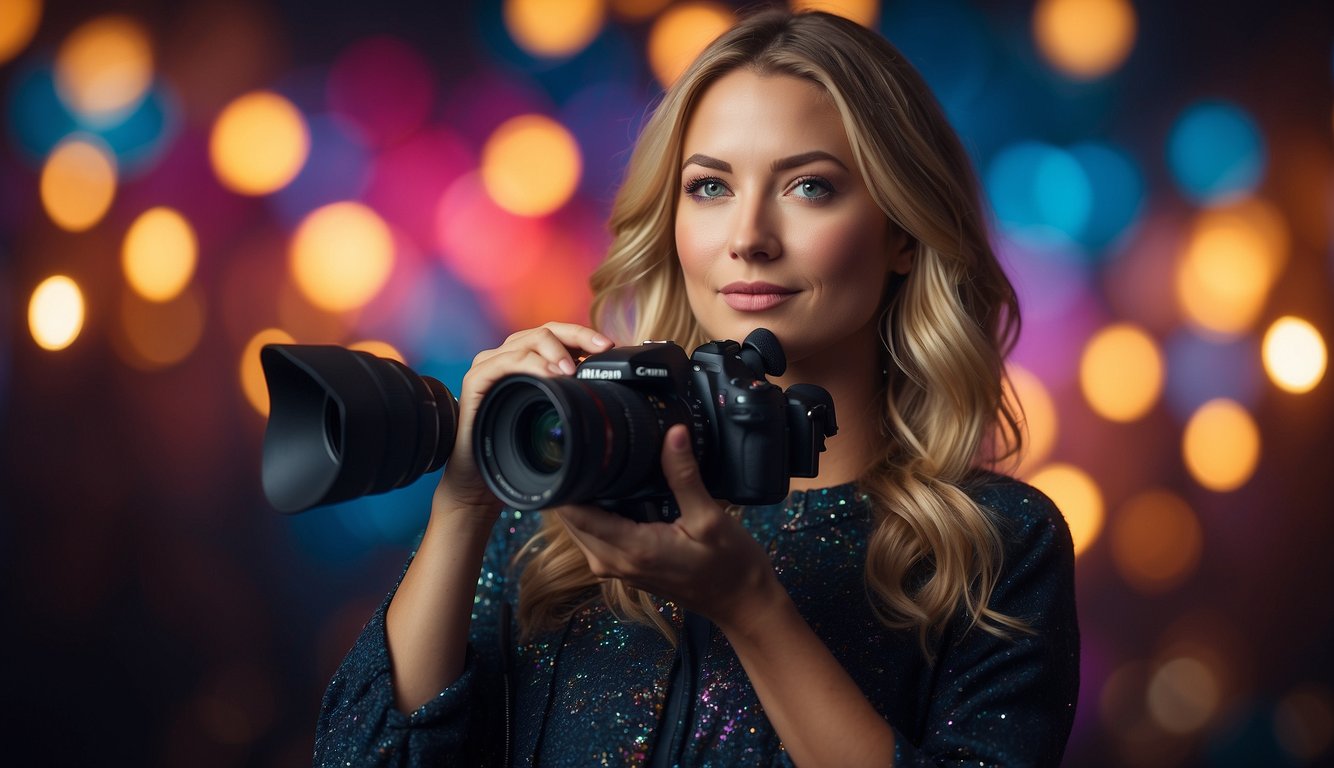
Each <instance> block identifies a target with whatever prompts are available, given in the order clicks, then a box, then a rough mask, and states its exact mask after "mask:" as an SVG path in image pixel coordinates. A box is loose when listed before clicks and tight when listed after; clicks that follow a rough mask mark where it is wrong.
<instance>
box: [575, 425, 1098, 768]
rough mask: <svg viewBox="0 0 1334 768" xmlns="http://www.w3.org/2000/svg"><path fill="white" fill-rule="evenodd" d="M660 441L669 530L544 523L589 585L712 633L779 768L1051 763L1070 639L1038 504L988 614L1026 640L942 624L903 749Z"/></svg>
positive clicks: (1070, 622)
mask: <svg viewBox="0 0 1334 768" xmlns="http://www.w3.org/2000/svg"><path fill="white" fill-rule="evenodd" d="M673 439H674V436H673V435H672V433H669V435H668V441H667V443H666V444H664V448H663V466H664V472H665V473H666V476H667V478H668V482H669V483H670V484H671V486H672V490H673V493H674V494H675V495H676V497H677V501H678V502H679V503H680V506H681V509H682V516H681V518H680V519H679V520H677V521H676V522H675V523H674V524H672V525H637V524H634V523H630V522H629V521H626V520H624V519H621V518H619V517H617V516H615V515H608V514H605V513H601V512H600V511H597V510H592V509H586V508H566V509H562V510H560V511H559V512H558V514H559V515H560V516H561V518H562V520H563V521H564V522H565V523H566V525H567V527H568V528H569V529H570V531H571V533H572V534H573V535H574V536H575V538H576V541H578V543H579V545H580V546H581V548H583V550H584V553H585V555H586V556H587V557H588V559H589V565H590V568H592V570H593V572H594V573H595V574H597V575H598V576H618V577H621V578H624V579H626V580H627V581H629V582H630V583H632V584H634V585H635V586H640V587H642V588H644V589H648V590H650V591H653V592H655V593H656V594H659V595H661V596H663V597H667V598H669V599H672V600H674V601H676V602H677V603H678V604H680V605H682V606H684V607H687V608H689V609H690V610H694V611H696V612H697V613H700V614H703V615H704V616H706V617H708V618H710V619H711V620H712V621H714V623H716V624H717V625H718V626H719V628H720V629H721V630H722V631H723V632H724V634H726V636H727V638H728V640H729V642H730V643H731V644H732V646H733V649H734V650H735V651H736V653H737V656H738V658H739V659H740V661H741V663H742V665H743V666H744V668H745V670H746V672H747V675H748V677H749V678H750V680H751V683H752V685H753V686H754V688H755V691H756V694H757V695H758V697H759V699H760V702H761V704H762V705H763V707H764V710H765V714H766V715H767V716H768V718H769V721H770V723H771V724H772V725H773V727H774V730H775V731H776V732H777V734H778V736H779V738H780V739H781V740H782V742H783V746H784V748H785V750H786V756H787V758H790V759H791V761H792V762H793V763H795V764H796V765H798V766H802V767H803V768H809V766H821V765H840V766H844V765H880V766H886V765H900V766H904V765H910V766H911V765H956V766H963V765H979V764H980V765H986V766H990V765H1016V766H1020V765H1022V766H1029V765H1055V764H1057V763H1059V760H1060V755H1061V751H1062V750H1063V748H1064V743H1065V738H1066V736H1067V735H1068V733H1069V729H1070V723H1071V719H1072V715H1073V707H1074V694H1075V688H1076V686H1077V680H1078V670H1077V667H1078V646H1077V642H1078V641H1077V629H1076V628H1075V625H1074V601H1073V594H1074V593H1073V548H1072V546H1071V545H1070V538H1069V533H1068V530H1067V529H1066V528H1065V525H1064V522H1063V521H1062V520H1061V518H1060V515H1059V513H1057V512H1056V511H1055V509H1054V508H1052V507H1051V506H1050V502H1047V501H1046V500H1045V498H1043V497H1041V496H1040V494H1036V493H1032V494H1031V498H1029V499H1028V500H1026V501H1025V502H1024V503H1027V502H1028V501H1031V502H1033V505H1032V506H1033V507H1034V509H1033V510H1032V511H1031V512H1030V513H1027V516H1026V517H1024V518H1023V521H1024V522H1023V524H1022V525H1021V526H1020V527H1019V530H1007V531H1003V533H1006V534H1008V535H1007V540H1009V541H1010V542H1011V544H1010V546H1009V547H1008V548H1007V552H1006V558H1007V559H1006V562H1005V571H1004V572H1003V574H1002V577H1001V581H1000V583H999V584H998V585H997V587H996V589H995V590H994V591H993V595H992V602H991V605H992V607H994V608H996V609H997V610H999V611H1001V612H1003V613H1006V614H1008V615H1011V616H1017V617H1019V618H1022V619H1024V620H1026V621H1028V622H1029V625H1030V626H1031V627H1032V628H1033V629H1034V630H1035V633H1034V634H1033V635H1019V636H1017V637H1014V638H1009V639H1002V638H996V637H994V636H992V635H990V634H987V633H984V632H981V631H978V630H973V631H970V632H967V633H966V634H965V633H964V632H963V630H964V628H966V627H967V622H966V621H963V622H956V623H955V626H954V629H953V631H952V632H951V633H950V634H948V635H947V637H946V638H944V643H943V644H942V650H941V652H940V656H939V657H938V658H937V659H936V662H935V669H936V671H937V672H936V681H935V685H934V686H933V690H932V692H931V694H930V698H929V701H928V702H927V703H926V704H927V706H928V707H929V710H928V711H927V712H924V713H923V718H924V720H925V727H923V728H921V729H920V730H919V731H915V732H920V733H922V734H923V737H922V738H923V742H922V743H921V744H920V745H914V744H913V743H911V742H910V741H909V740H908V739H907V738H905V737H903V735H902V733H903V731H900V730H897V729H895V728H893V727H891V726H890V725H889V724H888V723H887V722H886V721H885V720H884V719H883V717H882V716H881V715H880V714H879V713H878V712H877V711H876V710H875V709H874V707H872V705H871V704H870V703H869V702H868V701H867V700H866V698H865V697H864V696H863V694H862V692H861V691H860V689H859V688H858V687H857V685H856V683H855V682H854V681H853V680H852V679H851V677H850V676H849V675H848V674H847V672H846V671H845V670H844V669H843V668H842V666H841V665H840V664H839V662H838V661H837V659H835V658H834V657H833V655H832V654H831V653H830V651H829V650H828V648H827V647H826V646H825V645H824V644H823V642H822V641H821V640H820V638H819V637H818V636H816V635H815V634H814V632H813V631H812V630H811V628H810V627H809V625H807V624H806V622H805V621H804V620H803V619H802V617H801V616H800V615H799V614H798V613H797V610H796V608H795V606H794V605H793V604H792V602H791V600H790V599H789V598H788V596H787V594H786V592H785V591H784V590H783V588H782V586H781V584H779V583H778V582H777V579H776V577H775V575H774V573H773V569H772V566H771V565H770V563H769V560H768V557H767V555H766V554H765V553H764V552H763V550H762V548H760V547H759V545H758V544H757V543H755V542H754V540H753V539H752V538H750V536H749V534H748V533H746V532H745V530H744V529H743V528H741V526H740V525H739V524H738V523H737V522H736V521H734V520H731V519H730V518H728V517H727V516H726V515H725V514H722V513H721V512H720V511H719V510H718V507H717V504H716V503H713V502H712V500H710V499H708V497H707V492H706V491H705V490H704V487H703V485H702V483H700V482H699V480H698V469H697V467H696V466H695V464H694V461H693V457H692V456H691V455H690V453H689V450H688V449H686V448H685V447H684V446H682V445H680V444H679V443H677V444H675V445H674V444H673ZM984 503H985V501H984ZM1013 503H1015V504H1019V503H1020V502H1019V501H1018V500H1016V501H1014V502H1013ZM1044 505H1045V506H1044ZM718 585H731V586H732V587H733V588H732V589H726V590H725V589H719V588H718ZM900 725H902V726H903V727H904V728H907V727H908V724H900Z"/></svg>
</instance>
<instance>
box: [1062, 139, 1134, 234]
mask: <svg viewBox="0 0 1334 768" xmlns="http://www.w3.org/2000/svg"><path fill="white" fill-rule="evenodd" d="M1070 155H1071V157H1073V158H1074V159H1075V161H1076V162H1077V163H1079V165H1080V167H1082V168H1083V169H1084V174H1085V177H1086V178H1087V179H1088V182H1089V186H1090V189H1091V191H1092V193H1093V194H1092V201H1091V203H1090V205H1089V212H1088V217H1087V219H1086V221H1085V223H1084V226H1083V228H1082V229H1081V230H1080V232H1079V235H1078V239H1079V241H1080V242H1081V243H1082V244H1083V245H1084V246H1085V247H1086V248H1089V249H1090V250H1092V251H1095V252H1096V251H1102V250H1103V249H1105V248H1107V247H1108V246H1110V245H1113V244H1114V243H1116V242H1118V241H1120V240H1123V239H1125V238H1126V237H1128V236H1130V235H1131V234H1133V233H1134V230H1135V226H1134V225H1135V223H1136V222H1137V221H1138V219H1139V215H1140V212H1141V211H1142V210H1143V208H1144V197H1145V186H1144V174H1143V173H1142V172H1141V171H1140V169H1139V167H1138V166H1137V165H1136V164H1135V161H1134V159H1133V158H1132V157H1131V156H1130V154H1129V153H1127V152H1125V151H1123V150H1121V149H1119V148H1116V147H1112V146H1110V145H1108V144H1102V143H1097V142H1086V143H1082V144H1077V145H1075V146H1073V147H1071V148H1070Z"/></svg>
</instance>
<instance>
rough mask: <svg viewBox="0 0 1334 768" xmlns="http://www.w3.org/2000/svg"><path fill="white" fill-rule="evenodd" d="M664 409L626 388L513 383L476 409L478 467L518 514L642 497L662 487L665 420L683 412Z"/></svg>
mask: <svg viewBox="0 0 1334 768" xmlns="http://www.w3.org/2000/svg"><path fill="white" fill-rule="evenodd" d="M664 405H665V403H664V402H663V401H662V400H661V399H659V398H658V397H656V396H655V395H651V394H646V393H644V392H640V391H637V390H635V389H633V388H630V387H626V386H624V385H621V384H614V383H609V382H603V381H588V380H584V379H574V378H565V377H557V378H549V379H548V378H539V377H536V376H525V375H512V376H507V377H505V378H503V379H501V380H500V381H499V382H497V383H496V385H495V386H493V387H492V388H491V391H489V392H488V393H487V395H486V397H485V398H483V400H482V404H481V407H480V409H479V410H478V413H477V424H476V429H475V430H474V433H473V449H474V452H475V454H476V458H477V465H478V466H479V467H480V468H481V471H482V476H483V478H484V479H485V480H486V483H487V485H488V487H490V488H491V491H492V492H493V493H495V494H496V496H497V497H498V498H499V499H500V500H501V501H502V502H504V503H505V504H507V505H509V506H512V507H514V508H516V509H524V510H529V509H541V508H543V507H551V506H558V505H560V504H570V503H584V502H590V501H594V500H597V499H621V498H631V497H634V496H638V495H642V494H644V493H645V492H646V491H648V490H651V489H660V488H661V487H662V486H663V483H662V479H661V478H662V470H661V466H660V462H659V460H658V458H657V457H658V452H659V449H660V447H661V445H662V436H663V433H664V432H665V430H666V428H667V426H668V425H670V423H672V420H671V419H670V418H666V419H665V418H664V416H667V415H670V414H671V413H673V411H675V410H678V409H674V408H671V407H663V406H664ZM677 420H680V419H679V418H678V419H677Z"/></svg>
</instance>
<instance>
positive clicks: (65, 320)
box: [28, 275, 84, 350]
mask: <svg viewBox="0 0 1334 768" xmlns="http://www.w3.org/2000/svg"><path fill="white" fill-rule="evenodd" d="M83 317H84V306H83V292H82V291H80V290H79V286H78V284H77V283H75V282H74V281H73V280H71V279H70V278H68V277H66V276H64V275H54V276H52V277H48V278H46V279H45V280H43V281H42V282H41V284H40V285H38V286H37V288H36V290H34V291H33V292H32V299H31V300H29V302H28V330H29V331H30V332H31V333H32V338H33V341H35V342H37V346H39V347H41V348H42V349H50V350H59V349H64V348H65V347H68V346H69V345H70V344H73V343H74V340H75V339H77V338H78V337H79V331H81V330H83Z"/></svg>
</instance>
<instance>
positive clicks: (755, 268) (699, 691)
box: [316, 11, 1079, 768]
mask: <svg viewBox="0 0 1334 768" xmlns="http://www.w3.org/2000/svg"><path fill="white" fill-rule="evenodd" d="M611 228H612V232H613V235H614V242H613V244H612V247H611V250H610V253H609V255H608V257H607V259H606V262H605V263H604V264H603V266H602V267H601V268H600V269H599V270H598V271H597V273H596V274H595V275H594V276H593V280H592V284H593V288H594V294H595V303H594V323H595V325H596V326H597V329H594V328H587V327H582V326H577V325H569V324H555V323H553V324H548V325H546V326H544V327H541V328H537V329H533V330H528V331H523V332H520V333H516V334H514V335H513V336H511V337H510V338H509V339H507V340H506V341H505V343H504V344H502V345H501V346H500V347H498V348H497V349H493V350H489V351H486V352H483V353H481V354H480V355H478V356H477V358H476V359H475V360H474V363H473V366H472V369H471V370H470V371H469V372H468V374H467V376H466V377H465V378H464V382H463V387H462V392H461V395H460V398H459V400H460V407H461V421H460V437H459V440H458V443H457V445H456V446H455V449H454V453H453V455H452V457H451V459H450V461H449V463H448V465H447V467H446V470H445V472H444V475H443V477H442V479H441V482H440V485H439V488H438V490H437V492H436V495H435V499H434V503H433V507H432V511H431V518H430V522H429V524H428V526H427V529H426V531H425V533H424V535H423V538H422V541H421V544H420V547H419V548H418V550H417V551H416V553H415V555H414V558H413V559H412V560H411V561H410V563H409V566H408V568H407V571H406V573H405V575H404V576H403V579H402V581H401V583H400V584H399V585H398V587H397V588H396V589H395V591H394V592H393V593H392V594H391V595H390V597H389V599H388V600H387V601H386V604H385V607H384V608H382V609H381V610H380V611H379V612H378V613H376V614H375V616H374V617H373V618H372V620H371V621H370V623H369V624H368V625H367V627H366V629H365V630H364V632H363V634H362V636H361V638H360V639H359V640H358V642H357V644H356V645H355V646H354V648H353V649H352V651H351V652H350V653H349V655H348V657H347V658H346V660H345V661H344V663H343V666H342V667H341V668H340V669H339V671H338V673H337V676H336V677H335V678H334V680H333V682H332V683H331V685H330V687H329V691H328V693H327V696H326V699H325V702H324V711H323V713H322V715H321V718H320V723H319V734H318V738H317V744H316V752H317V758H318V761H319V762H321V763H322V764H326V765H335V764H337V765H346V764H353V765H362V764H384V765H474V764H514V765H576V766H583V765H646V766H655V765H682V766H696V765H718V766H748V765H797V766H802V767H803V768H805V767H806V766H839V767H840V768H845V767H846V766H861V765H875V766H887V765H901V766H906V765H959V766H962V765H970V766H976V765H1016V766H1019V765H1022V766H1034V765H1056V764H1058V763H1059V761H1060V758H1061V754H1062V751H1063V749H1064V746H1065V741H1066V738H1067V736H1068V734H1069V730H1070V727H1071V722H1072V718H1073V713H1074V705H1075V697H1076V692H1077V687H1078V652H1079V650H1078V631H1077V628H1076V624H1075V607H1074V575H1073V571H1074V556H1073V548H1072V546H1071V542H1070V535H1069V531H1068V529H1067V528H1066V525H1065V523H1064V521H1063V519H1062V518H1061V515H1060V513H1059V512H1058V511H1057V510H1056V509H1055V508H1054V507H1053V506H1052V504H1051V502H1050V501H1049V500H1047V499H1046V498H1045V497H1043V496H1042V495H1041V494H1040V493H1038V492H1036V491H1035V490H1033V489H1032V488H1029V487H1028V486H1025V485H1023V484H1022V483H1019V482H1017V481H1015V480H1012V479H1009V478H1007V477H1004V476H1002V475H999V474H994V473H991V472H989V471H986V470H984V469H983V468H982V467H983V466H984V464H985V463H986V462H987V461H988V460H994V459H997V458H999V457H1001V456H1003V455H1005V454H1006V453H1007V452H1009V451H1012V450H1014V449H1016V448H1017V445H1018V434H1017V429H1016V419H1015V415H1014V413H1013V411H1012V410H1011V406H1010V404H1008V403H1006V402H1005V400H1004V399H1003V397H1002V389H1001V378H1002V371H1003V357H1004V353H1005V352H1006V351H1007V350H1008V348H1009V346H1010V345H1011V344H1012V343H1013V340H1014V337H1015V335H1016V334H1017V329H1018V312H1017V305H1016V301H1015V296H1014V292H1013V290H1012V288H1011V286H1010V284H1009V282H1008V281H1007V279H1006V277H1005V275H1004V274H1003V273H1002V271H1001V269H1000V266H999V265H998V263H997V261H996V258H995V256H994V254H993V253H992V250H991V247H990V245H989V244H988V240H987V234H986V226H985V220H984V214H983V208H982V205H981V202H980V200H979V193H978V190H977V186H976V184H975V181H974V177H973V174H972V171H971V169H970V167H969V163H968V160H967V158H966V156H965V153H964V151H963V149H962V148H961V146H960V143H959V141H958V139H957V138H956V137H955V135H954V134H953V132H952V131H951V129H950V127H949V125H948V124H947V122H946V120H945V118H944V116H943V115H942V113H941V111H940V109H939V107H938V106H937V105H936V103H935V101H934V100H933V98H932V97H931V95H930V94H929V92H928V90H927V88H926V86H925V85H924V84H923V82H922V80H921V78H920V77H919V76H918V74H917V73H916V72H915V71H914V70H912V68H911V67H910V66H909V65H908V64H907V63H906V62H905V61H904V60H903V59H902V57H901V56H900V55H899V54H898V53H897V52H896V51H895V50H894V49H893V48H892V47H891V46H890V45H889V44H888V43H887V42H886V41H885V40H884V39H882V38H880V37H879V36H877V35H876V34H874V33H873V32H870V31H867V30H865V29H863V28H862V27H860V26H858V25H856V24H853V23H851V22H847V21H845V20H842V19H840V18H837V17H834V16H829V15H825V14H819V13H811V14H799V15H790V14H787V13H785V12H776V11H774V12H766V13H762V14H759V15H755V16H751V17H749V18H746V19H743V20H742V21H741V22H740V23H739V24H738V25H737V26H736V27H735V28H733V29H732V30H731V31H730V32H728V33H727V34H725V35H723V36H722V37H721V38H720V39H718V40H717V41H715V42H714V43H713V44H712V45H711V46H710V47H709V48H708V49H707V50H706V51H705V52H704V53H703V54H702V55H701V56H700V57H699V58H698V60H697V61H695V63H694V64H693V65H692V66H691V68H690V69H689V70H688V71H687V72H686V73H685V74H684V75H683V76H682V77H681V78H680V79H679V80H678V81H677V82H676V84H674V85H673V86H672V87H671V89H670V90H669V91H668V92H667V94H666V95H665V97H664V99H663V101H662V102H661V104H660V105H659V106H658V108H657V109H656V111H655V113H654V115H653V116H652V118H651V120H650V121H649V122H648V124H647V125H646V126H645V128H644V131H643V134H642V135H641V136H640V138H639V141H638V144H637V147H636V149H635V152H634V155H633V157H632V159H631V162H630V166H629V169H628V173H627V179H626V181H625V183H624V185H623V187H622V188H621V190H620V193H619V195H618V197H617V199H616V203H615V206H614V210H613V213H612V218H611ZM761 326H762V327H767V328H769V329H770V330H772V331H773V332H774V333H775V334H776V335H777V337H778V339H779V340H780V341H781V342H782V345H783V347H784V349H785V351H786V354H787V359H788V366H787V371H786V373H785V374H784V375H783V376H781V377H778V378H776V379H775V381H776V383H778V384H780V385H782V386H787V385H789V384H791V383H796V382H807V383H813V384H818V385H820V386H822V387H824V388H825V389H826V390H828V391H829V393H830V394H831V395H832V397H833V399H834V402H835V404H836V411H837V414H838V422H839V425H840V431H839V433H838V435H837V436H836V437H834V438H832V439H830V440H829V442H828V451H827V452H826V453H824V454H823V455H822V456H821V461H820V467H819V476H818V477H814V478H794V479H793V481H792V487H793V490H792V493H791V494H790V495H789V497H788V498H787V499H786V500H785V501H784V502H782V503H780V504H774V505H770V506H756V507H735V506H729V505H726V504H725V503H724V502H722V501H719V500H715V499H713V498H711V497H710V495H709V493H708V491H707V490H706V489H705V487H704V485H703V483H702V482H701V480H700V470H699V467H698V465H697V463H696V459H695V455H694V453H693V451H692V449H691V447H690V440H689V435H688V430H687V428H686V427H685V426H683V425H677V426H673V427H671V428H670V429H669V430H667V431H666V433H665V436H664V439H663V444H662V450H661V462H662V470H663V473H664V476H665V477H666V480H667V483H668V485H669V486H670V488H671V490H672V493H673V495H674V496H675V499H676V501H677V503H678V504H679V506H680V510H681V516H680V518H679V519H677V520H676V521H674V522H672V523H642V524H641V523H635V522H632V521H630V520H629V519H627V518H625V517H621V516H618V515H616V514H613V513H610V512H607V511H604V510H601V509H598V508H594V507H584V506H567V507H561V508H555V509H547V510H544V511H542V512H540V513H519V512H515V511H513V510H507V509H502V507H501V504H500V503H499V502H498V501H497V500H496V499H495V498H494V497H493V496H492V495H491V493H490V492H489V491H488V490H487V487H486V485H485V484H484V483H483V481H482V478H481V477H480V475H479V472H478V469H477V467H476V465H475V464H474V460H473V457H472V446H471V445H470V436H471V426H472V419H473V417H474V415H475V414H476V412H477V408H478V404H479V402H480V401H481V399H482V397H483V395H484V394H485V393H486V392H487V390H488V388H489V387H491V385H492V384H494V383H495V382H496V381H497V380H498V379H500V378H501V377H502V376H504V375H506V374H511V373H525V374H529V375H536V376H550V377H554V376H569V375H570V374H571V373H572V372H573V371H574V365H575V359H576V357H578V356H580V355H582V354H585V353H595V352H602V351H605V350H607V349H609V348H611V347H612V346H613V339H614V340H615V341H616V342H619V343H622V344H626V343H637V342H638V340H642V339H649V338H654V339H662V338H672V339H675V340H676V341H678V342H679V343H680V344H681V345H682V346H683V347H685V348H686V349H687V350H689V349H693V347H694V346H695V345H696V344H698V343H700V342H702V341H704V340H706V339H737V340H740V339H742V338H743V337H745V336H746V335H747V334H748V333H749V332H750V331H751V330H753V329H754V328H756V327H761ZM997 435H1001V436H1002V437H1001V438H999V439H998V438H997V437H996V436H997Z"/></svg>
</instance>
